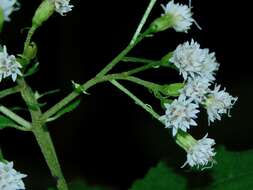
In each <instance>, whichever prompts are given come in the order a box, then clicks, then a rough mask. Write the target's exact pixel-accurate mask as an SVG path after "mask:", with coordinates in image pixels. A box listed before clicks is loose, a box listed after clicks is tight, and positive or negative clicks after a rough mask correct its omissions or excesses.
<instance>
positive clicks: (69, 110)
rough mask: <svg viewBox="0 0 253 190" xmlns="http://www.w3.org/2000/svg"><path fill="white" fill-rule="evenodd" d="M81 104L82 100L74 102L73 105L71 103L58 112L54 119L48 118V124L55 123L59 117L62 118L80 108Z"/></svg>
mask: <svg viewBox="0 0 253 190" xmlns="http://www.w3.org/2000/svg"><path fill="white" fill-rule="evenodd" d="M80 102H81V101H80V99H77V100H75V101H73V102H72V103H70V104H69V105H67V106H65V107H64V108H63V109H61V110H60V111H58V112H57V113H56V114H55V115H54V116H53V117H50V118H48V119H47V122H51V121H54V120H56V119H58V118H59V117H61V116H62V115H64V114H66V113H69V112H71V111H73V110H74V109H76V108H77V107H78V106H79V104H80Z"/></svg>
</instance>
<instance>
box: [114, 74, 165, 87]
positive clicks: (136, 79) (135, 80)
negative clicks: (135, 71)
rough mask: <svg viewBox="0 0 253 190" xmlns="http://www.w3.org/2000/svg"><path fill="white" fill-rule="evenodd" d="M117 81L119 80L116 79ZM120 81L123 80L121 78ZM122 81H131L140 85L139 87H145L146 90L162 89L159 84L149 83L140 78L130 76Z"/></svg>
mask: <svg viewBox="0 0 253 190" xmlns="http://www.w3.org/2000/svg"><path fill="white" fill-rule="evenodd" d="M115 79H117V78H116V77H115ZM118 79H121V78H120V77H119V78H118ZM122 79H123V80H128V81H131V82H133V83H136V84H139V85H141V86H144V87H145V88H148V89H150V90H153V89H159V88H160V87H161V85H159V84H156V83H153V82H149V81H146V80H142V79H140V78H137V77H133V76H128V77H125V78H122Z"/></svg>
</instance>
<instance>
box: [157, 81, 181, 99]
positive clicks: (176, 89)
mask: <svg viewBox="0 0 253 190" xmlns="http://www.w3.org/2000/svg"><path fill="white" fill-rule="evenodd" d="M183 87H184V84H183V83H174V84H169V85H167V84H166V85H164V86H163V87H162V89H161V93H162V94H164V95H165V96H173V97H178V96H179V95H180V90H181V89H182V88H183Z"/></svg>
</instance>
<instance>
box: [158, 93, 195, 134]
mask: <svg viewBox="0 0 253 190" xmlns="http://www.w3.org/2000/svg"><path fill="white" fill-rule="evenodd" d="M165 107H166V113H165V115H163V116H161V117H160V120H161V121H163V122H164V123H165V126H166V128H172V134H173V136H175V135H176V133H177V131H178V130H179V129H181V130H182V131H187V129H189V128H190V126H191V125H192V126H196V125H197V123H196V122H195V121H194V119H195V118H197V116H196V114H197V113H198V112H199V110H198V109H197V108H198V105H197V104H195V103H193V102H192V101H191V100H190V99H186V97H185V96H184V95H180V96H179V98H178V99H176V100H174V101H173V102H172V103H171V104H165Z"/></svg>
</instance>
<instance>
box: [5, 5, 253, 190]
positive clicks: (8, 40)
mask: <svg viewBox="0 0 253 190" xmlns="http://www.w3.org/2000/svg"><path fill="white" fill-rule="evenodd" d="M20 2H21V4H22V8H21V10H20V11H19V12H15V13H13V15H12V22H10V23H6V25H5V28H4V31H3V33H2V34H1V39H0V40H1V44H6V45H7V46H8V50H9V53H13V54H17V53H20V52H21V51H22V45H23V41H24V39H25V32H26V30H25V29H24V28H25V27H29V26H30V20H31V17H32V15H33V13H34V11H35V9H36V6H38V4H39V2H40V1H38V0H35V1H25V0H23V1H20ZM148 2H149V1H148V0H138V1H136V0H128V1H127V0H121V1H116V0H107V1H73V4H74V5H75V8H74V9H73V11H72V12H71V13H69V14H68V15H67V16H66V17H61V16H59V15H58V14H57V13H56V14H54V15H53V17H52V18H50V20H49V21H48V22H47V23H45V24H44V25H43V26H42V27H41V28H40V29H39V30H38V32H37V33H36V35H35V36H34V41H35V42H36V43H37V45H38V48H39V53H38V59H39V61H40V71H39V72H38V73H37V74H36V75H34V76H31V77H29V78H27V80H28V82H29V84H31V86H32V87H33V89H35V90H38V91H39V92H45V91H48V90H52V89H58V88H60V89H61V92H60V93H59V94H57V96H56V95H55V96H51V97H48V99H43V100H44V101H46V102H47V106H46V107H45V108H44V109H46V108H48V107H49V106H50V105H53V104H54V103H56V102H57V100H59V99H61V98H63V97H64V95H66V94H67V93H68V92H70V91H71V89H72V87H71V82H70V81H71V80H74V81H76V82H78V83H81V82H84V81H86V80H88V79H90V78H91V77H93V76H94V75H95V74H96V73H97V72H98V71H99V70H101V69H102V68H103V67H104V66H105V65H106V64H107V63H108V62H109V61H110V60H111V59H112V58H113V57H114V56H116V55H117V54H118V53H119V52H120V51H121V50H122V49H123V48H124V47H125V46H126V45H127V43H128V41H129V40H130V38H131V35H132V34H133V33H134V31H135V27H136V26H137V24H138V22H139V20H140V19H141V16H142V14H143V13H144V11H145V7H146V6H147V4H148ZM180 2H181V3H186V4H187V3H188V2H187V1H180ZM166 3H167V1H162V0H160V1H158V3H157V5H156V7H155V8H154V11H153V12H152V14H151V16H150V20H149V21H148V23H150V22H151V21H152V20H153V19H155V18H156V17H158V16H159V15H160V14H161V12H162V9H161V7H160V6H159V4H166ZM192 4H193V7H194V8H193V12H194V18H195V20H196V21H197V22H198V23H199V25H200V26H201V27H202V28H203V30H198V29H197V27H196V26H193V27H192V30H190V31H189V32H188V34H184V33H175V32H174V31H173V30H169V31H165V32H162V33H159V34H157V35H155V36H154V37H153V38H150V39H146V40H145V41H144V42H143V43H142V44H140V45H139V46H138V47H137V48H136V49H135V50H134V51H132V52H131V55H136V56H140V57H146V58H150V59H160V58H161V57H162V56H164V55H165V54H166V53H167V52H168V51H170V50H173V49H174V48H175V47H176V46H177V45H178V44H179V43H183V42H185V41H186V40H190V39H191V38H193V39H194V40H196V41H198V42H199V43H200V44H201V46H202V47H203V48H209V49H210V51H212V52H213V51H215V52H216V56H217V60H218V61H219V62H220V63H221V67H220V70H219V72H218V74H217V83H221V84H222V85H223V86H225V87H226V88H227V90H228V91H229V92H230V93H231V94H232V95H234V96H239V101H238V102H237V104H236V106H235V108H234V109H233V110H232V116H233V117H232V118H228V117H226V116H224V117H223V118H224V119H223V120H222V121H221V122H215V123H214V124H213V125H212V126H211V127H207V119H206V115H205V114H202V115H201V116H200V121H199V126H198V127H196V128H194V129H192V130H191V131H190V132H191V134H193V135H194V136H195V137H196V138H201V137H202V136H203V135H205V133H206V131H208V133H209V134H210V136H211V137H213V138H215V139H216V141H217V143H218V144H224V145H225V146H226V147H227V148H228V149H232V150H237V151H240V150H244V149H248V148H251V147H252V145H253V144H252V142H253V141H252V138H251V132H252V129H251V127H252V126H251V125H252V124H251V107H252V100H251V97H252V95H253V94H252V84H251V82H252V71H251V64H252V58H251V57H252V52H251V51H252V47H251V43H252V38H251V35H250V34H251V33H252V29H251V18H252V16H251V14H250V6H249V2H247V1H243V0H242V1H240V3H238V2H237V3H233V2H228V1H218V0H212V1H210V0H206V1H201V0H193V2H192ZM22 29H24V30H22ZM129 67H132V65H131V64H127V63H121V65H120V66H119V67H117V68H118V71H120V70H124V69H127V68H129ZM116 71H117V69H116ZM139 76H140V77H141V78H143V79H147V80H152V81H155V82H157V83H164V84H165V83H169V82H176V81H180V80H182V79H181V78H180V77H179V76H178V75H177V73H175V71H169V70H159V69H157V70H153V71H148V72H146V73H145V74H141V75H139ZM8 84H11V83H8ZM124 84H125V85H127V86H128V87H129V88H131V89H132V90H133V91H134V92H135V93H136V94H137V95H138V96H139V97H142V98H143V99H144V101H145V102H148V103H150V104H152V105H153V106H154V108H156V109H157V110H158V111H159V113H162V110H161V108H159V102H158V101H157V100H155V99H154V98H153V97H152V96H151V94H150V93H149V92H148V91H146V90H145V89H142V88H141V87H137V86H135V85H131V84H130V85H129V84H128V83H124ZM1 85H2V84H1ZM4 86H5V85H2V87H1V88H3V87H4ZM89 93H90V94H91V95H89V96H83V97H82V98H81V99H82V103H81V106H80V107H79V108H78V109H76V110H75V111H74V112H72V113H70V114H67V115H65V116H64V117H63V118H62V119H61V120H59V121H56V122H53V123H51V125H49V130H50V131H51V134H52V137H53V140H54V142H55V146H56V149H57V152H58V156H59V160H60V162H61V163H62V168H63V171H64V174H65V176H66V178H67V180H68V181H71V180H72V179H76V178H83V179H85V180H86V181H88V183H91V184H104V185H108V186H111V187H114V188H115V189H127V188H129V187H130V186H131V184H132V182H133V181H134V180H136V179H139V178H142V177H143V176H144V175H145V173H146V172H147V171H148V169H149V168H150V167H152V166H155V165H156V164H157V162H158V161H159V160H161V159H163V158H165V159H172V160H177V161H178V163H175V164H174V163H173V164H174V165H173V166H174V167H176V168H180V166H181V164H182V163H183V162H184V160H185V153H184V152H183V151H182V150H181V149H180V148H178V147H177V145H176V144H175V143H174V142H173V141H172V140H171V136H170V134H169V132H168V131H167V130H165V129H164V128H163V126H161V125H160V124H159V123H158V122H157V121H156V120H154V119H152V118H151V117H150V115H148V114H147V113H145V112H144V111H143V110H141V109H140V108H139V107H138V106H136V105H135V104H134V103H133V102H132V101H131V100H130V99H128V97H126V96H125V95H123V94H121V93H120V92H119V91H118V90H117V89H115V88H114V87H113V86H111V85H110V84H109V83H108V84H106V83H104V84H99V85H98V86H96V87H94V88H92V89H90V90H89ZM13 98H14V100H13ZM1 103H2V104H4V105H8V106H14V105H15V104H17V103H18V104H21V105H22V104H23V103H22V101H21V100H19V96H18V95H13V96H12V97H10V98H5V99H3V100H1ZM0 145H1V148H2V149H3V151H4V153H5V156H6V158H7V159H8V160H14V162H15V165H16V168H18V169H19V170H20V171H24V173H27V174H28V178H27V179H26V184H27V187H28V188H27V189H36V190H40V189H41V190H44V189H46V187H48V185H49V184H51V185H52V184H53V181H52V179H51V177H50V173H49V171H48V169H47V166H46V164H45V162H44V160H43V158H42V155H41V153H40V151H39V148H38V146H37V145H36V142H35V140H34V138H33V136H32V134H29V133H28V134H26V133H22V132H18V131H16V130H14V129H5V130H3V131H0ZM171 164H172V163H171ZM41 176H43V178H42V177H41Z"/></svg>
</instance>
